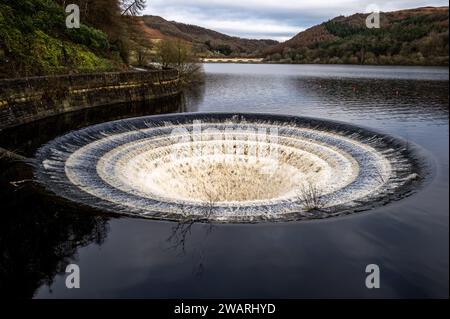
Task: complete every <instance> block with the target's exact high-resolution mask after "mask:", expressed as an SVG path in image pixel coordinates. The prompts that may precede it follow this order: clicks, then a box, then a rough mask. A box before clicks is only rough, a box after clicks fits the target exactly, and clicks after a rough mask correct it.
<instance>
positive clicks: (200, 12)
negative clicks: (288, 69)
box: [144, 0, 448, 40]
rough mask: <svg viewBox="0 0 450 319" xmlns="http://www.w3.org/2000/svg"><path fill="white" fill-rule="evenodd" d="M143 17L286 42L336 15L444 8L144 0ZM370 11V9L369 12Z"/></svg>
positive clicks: (430, 1)
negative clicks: (416, 8) (418, 8)
mask: <svg viewBox="0 0 450 319" xmlns="http://www.w3.org/2000/svg"><path fill="white" fill-rule="evenodd" d="M147 3H148V7H147V9H146V10H145V12H144V14H150V15H159V16H162V17H163V18H165V19H167V20H174V21H178V22H183V23H188V24H195V25H199V26H202V27H205V28H209V29H213V30H216V31H219V32H223V33H226V34H229V35H234V36H240V37H247V38H255V39H276V40H286V39H289V38H291V37H292V36H294V35H295V34H297V33H298V32H300V31H302V30H304V29H306V28H308V27H311V26H313V25H316V24H319V23H321V22H323V21H326V20H328V19H331V18H334V17H335V16H338V15H350V14H353V13H357V12H367V8H368V7H369V6H370V5H373V4H376V5H377V6H378V7H379V8H380V10H381V11H393V10H398V9H405V8H415V7H422V6H448V0H447V1H441V0H398V1H395V0H393V1H381V0H379V1H378V2H377V0H147ZM372 11H373V10H372Z"/></svg>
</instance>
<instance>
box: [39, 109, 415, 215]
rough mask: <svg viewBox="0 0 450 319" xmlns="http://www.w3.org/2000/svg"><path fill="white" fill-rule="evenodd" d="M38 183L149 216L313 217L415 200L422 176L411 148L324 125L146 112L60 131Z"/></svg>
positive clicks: (46, 150)
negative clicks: (410, 196)
mask: <svg viewBox="0 0 450 319" xmlns="http://www.w3.org/2000/svg"><path fill="white" fill-rule="evenodd" d="M36 158H37V167H36V171H35V174H36V178H37V180H38V181H39V182H41V183H42V184H43V185H44V186H45V187H46V188H47V189H48V190H50V191H51V192H53V193H55V194H56V195H58V196H61V197H63V198H66V199H68V200H71V201H74V202H77V203H79V204H84V205H88V206H91V207H95V208H97V209H102V210H106V211H108V212H112V213H118V214H123V215H131V216H138V217H143V218H152V219H167V220H185V219H195V220H199V221H215V222H257V221H264V220H273V221H278V220H300V219H316V218H325V217H330V216H336V215H341V214H349V213H352V212H356V211H363V210H367V209H370V208H373V207H375V206H377V205H381V204H385V203H387V202H389V201H392V200H396V199H399V198H402V197H404V196H406V195H408V194H409V193H410V192H411V190H412V189H414V187H415V186H416V185H417V184H418V183H419V182H420V180H421V179H422V177H423V171H422V161H421V160H420V159H419V157H418V155H417V152H416V151H414V150H413V149H412V148H411V146H410V145H408V144H407V143H405V142H403V141H401V140H399V139H396V138H393V137H389V136H386V135H383V134H380V133H376V132H373V131H370V130H365V129H362V128H359V127H354V126H351V125H348V124H343V123H337V122H330V121H324V120H320V119H312V118H301V117H287V116H277V115H264V114H219V113H212V114H200V113H193V114H181V115H167V116H153V117H141V118H134V119H128V120H122V121H116V122H110V123H104V124H101V125H96V126H92V127H88V128H85V129H83V130H80V131H76V132H72V133H69V134H67V135H65V136H62V137H60V138H58V139H56V140H54V141H52V142H50V143H48V144H46V145H45V146H43V147H42V148H41V149H40V150H39V151H38V152H37V154H36Z"/></svg>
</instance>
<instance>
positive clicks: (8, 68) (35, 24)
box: [0, 0, 120, 77]
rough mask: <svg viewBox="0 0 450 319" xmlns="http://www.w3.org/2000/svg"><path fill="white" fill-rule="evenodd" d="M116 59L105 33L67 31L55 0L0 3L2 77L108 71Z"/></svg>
mask: <svg viewBox="0 0 450 319" xmlns="http://www.w3.org/2000/svg"><path fill="white" fill-rule="evenodd" d="M116 56H118V54H116V53H115V52H114V51H113V50H112V49H111V46H110V44H109V41H108V37H107V36H106V34H105V33H103V32H102V31H99V30H97V29H94V28H92V27H90V26H87V25H84V24H82V25H81V28H80V29H68V28H66V26H65V13H64V10H63V8H62V7H61V6H59V5H58V4H57V3H56V2H55V1H53V0H21V1H16V0H1V2H0V77H15V76H31V75H47V74H55V73H67V72H95V71H108V70H113V69H116V68H117V67H118V66H119V65H120V61H119V60H117V59H116V60H114V57H116Z"/></svg>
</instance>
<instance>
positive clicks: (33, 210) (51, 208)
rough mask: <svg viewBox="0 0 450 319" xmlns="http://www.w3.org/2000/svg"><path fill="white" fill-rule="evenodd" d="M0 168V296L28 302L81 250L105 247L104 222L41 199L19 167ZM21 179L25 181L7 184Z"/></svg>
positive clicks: (71, 261)
mask: <svg viewBox="0 0 450 319" xmlns="http://www.w3.org/2000/svg"><path fill="white" fill-rule="evenodd" d="M1 166H2V167H1V173H0V188H1V190H2V191H1V192H0V201H1V203H2V212H3V214H2V221H1V223H0V254H1V258H0V291H1V294H2V295H3V296H5V297H7V298H14V299H16V298H23V299H25V298H27V299H28V298H32V297H33V296H34V294H35V293H36V291H37V289H38V288H39V287H41V286H42V285H50V284H51V283H52V282H53V280H54V278H55V276H56V274H58V273H61V272H64V271H65V268H66V266H67V265H68V264H69V263H73V262H74V261H75V260H76V253H77V249H78V248H79V247H83V246H86V245H89V244H91V243H96V244H98V245H101V244H102V243H103V242H104V240H105V238H106V236H107V233H108V218H107V217H104V216H99V215H94V214H89V213H87V212H86V213H80V208H70V207H68V206H67V205H61V203H60V202H58V201H57V200H56V199H51V198H49V197H48V196H43V194H42V193H40V192H39V191H36V189H35V186H34V185H33V184H32V183H31V182H28V181H27V178H26V177H27V176H26V175H27V171H28V168H27V167H25V166H24V165H23V164H17V163H16V164H12V165H5V164H3V165H1ZM28 174H29V173H28ZM19 177H20V179H21V180H24V181H25V182H24V183H19V184H17V183H16V184H15V185H13V184H11V182H13V181H17V180H18V178H19Z"/></svg>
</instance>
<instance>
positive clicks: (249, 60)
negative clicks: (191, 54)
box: [202, 58, 264, 63]
mask: <svg viewBox="0 0 450 319" xmlns="http://www.w3.org/2000/svg"><path fill="white" fill-rule="evenodd" d="M263 61H264V59H263V58H203V59H202V62H204V63H262V62H263Z"/></svg>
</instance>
